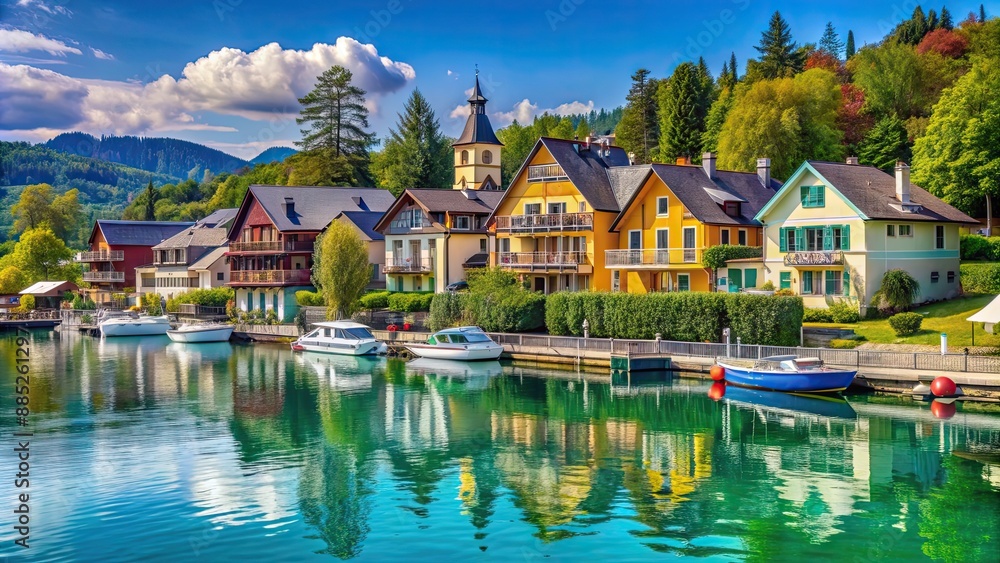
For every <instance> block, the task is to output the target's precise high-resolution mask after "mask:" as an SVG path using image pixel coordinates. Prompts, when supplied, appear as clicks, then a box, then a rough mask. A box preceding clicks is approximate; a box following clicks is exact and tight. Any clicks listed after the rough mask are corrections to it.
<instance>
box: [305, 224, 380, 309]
mask: <svg viewBox="0 0 1000 563" xmlns="http://www.w3.org/2000/svg"><path fill="white" fill-rule="evenodd" d="M316 253H317V254H318V256H317V257H316V258H315V259H314V263H315V264H316V268H315V271H316V281H318V282H319V289H320V292H321V293H322V294H323V297H324V299H326V305H327V316H332V317H333V318H337V319H346V318H349V317H350V315H351V313H353V312H354V311H355V310H356V308H357V303H358V299H359V298H360V297H361V294H362V293H364V290H365V286H367V285H368V282H369V281H370V280H371V272H372V270H371V268H372V267H371V264H370V263H369V262H368V244H367V243H365V242H364V241H363V240H361V237H360V236H359V235H358V233H357V231H356V230H355V229H354V228H353V227H351V226H349V225H347V224H346V223H342V222H340V221H333V222H331V223H330V226H329V227H327V229H326V232H324V233H323V236H322V239H321V240H320V241H319V244H318V245H317V249H316Z"/></svg>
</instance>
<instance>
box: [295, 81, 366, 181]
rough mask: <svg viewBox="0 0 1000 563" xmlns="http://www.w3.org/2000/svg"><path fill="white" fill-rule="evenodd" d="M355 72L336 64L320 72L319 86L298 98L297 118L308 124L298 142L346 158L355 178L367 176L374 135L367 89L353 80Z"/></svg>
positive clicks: (326, 154)
mask: <svg viewBox="0 0 1000 563" xmlns="http://www.w3.org/2000/svg"><path fill="white" fill-rule="evenodd" d="M352 78H353V75H352V74H351V71H349V70H347V69H346V68H344V67H342V66H339V65H335V66H332V67H330V68H329V69H328V70H326V71H325V72H324V73H323V74H321V75H320V76H319V77H318V79H317V82H316V87H315V88H313V90H312V91H311V92H309V93H308V94H306V96H305V97H304V98H300V99H299V103H300V104H302V110H301V112H300V115H301V116H300V117H298V118H297V119H296V120H295V121H296V122H297V123H298V124H299V125H303V124H305V125H306V129H302V130H301V131H302V140H301V141H299V142H297V143H296V144H297V145H299V146H300V147H302V148H303V149H304V150H305V151H307V152H314V153H316V154H317V155H319V156H321V157H322V158H326V159H332V160H345V161H347V162H348V163H350V167H351V168H352V169H353V170H354V172H355V173H354V177H355V178H356V179H357V180H359V181H363V180H366V179H367V178H368V161H369V154H368V149H369V147H371V145H372V144H373V143H374V142H375V136H374V134H372V133H369V132H368V131H367V129H368V108H367V107H365V91H364V90H362V89H361V88H359V87H357V86H354V85H353V84H352V83H351V79H352Z"/></svg>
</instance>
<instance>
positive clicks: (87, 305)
mask: <svg viewBox="0 0 1000 563" xmlns="http://www.w3.org/2000/svg"><path fill="white" fill-rule="evenodd" d="M73 308H74V309H80V310H88V311H93V310H94V309H97V303H94V300H93V299H91V298H89V297H84V296H83V295H80V294H78V295H74V296H73Z"/></svg>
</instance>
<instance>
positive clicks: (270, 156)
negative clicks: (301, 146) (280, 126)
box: [250, 147, 299, 166]
mask: <svg viewBox="0 0 1000 563" xmlns="http://www.w3.org/2000/svg"><path fill="white" fill-rule="evenodd" d="M297 152H299V151H297V150H295V149H293V148H291V147H271V148H269V149H264V152H262V153H260V154H258V155H257V156H255V157H253V158H251V159H250V165H251V166H253V165H254V164H267V163H269V162H281V161H282V160H285V159H286V158H288V157H290V156H292V155H293V154H295V153H297Z"/></svg>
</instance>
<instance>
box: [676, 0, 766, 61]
mask: <svg viewBox="0 0 1000 563" xmlns="http://www.w3.org/2000/svg"><path fill="white" fill-rule="evenodd" d="M731 2H732V4H733V7H734V8H735V9H730V8H723V9H722V10H720V11H719V16H718V17H716V18H713V19H705V20H701V25H702V27H703V28H704V29H702V30H701V31H699V32H698V33H695V34H693V35H688V36H687V43H686V44H685V46H684V50H683V51H675V52H674V54H673V55H671V57H670V64H669V65H668V67H673V66H676V65H677V63H679V62H680V61H682V60H689V61H690V60H695V59H697V58H698V57H701V56H702V55H703V54H705V49H708V48H709V47H710V46H711V45H712V44H713V43H715V40H716V39H718V38H719V37H721V36H722V33H723V32H724V31H725V30H726V28H727V27H729V26H730V25H732V24H733V23H735V22H736V16H737V14H739V13H741V12H745V11H746V9H747V8H749V7H750V0H731Z"/></svg>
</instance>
